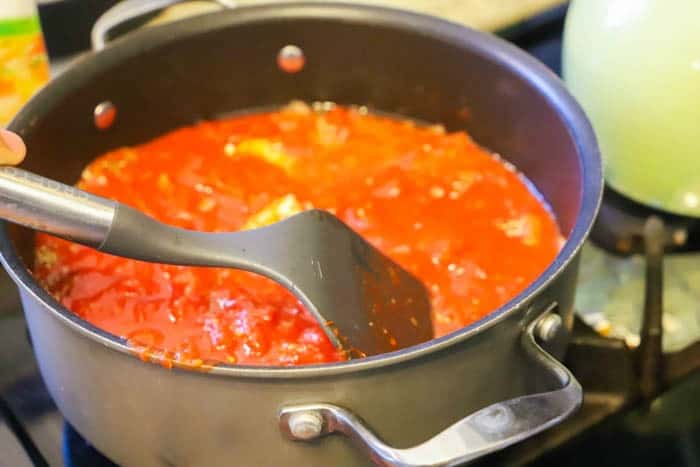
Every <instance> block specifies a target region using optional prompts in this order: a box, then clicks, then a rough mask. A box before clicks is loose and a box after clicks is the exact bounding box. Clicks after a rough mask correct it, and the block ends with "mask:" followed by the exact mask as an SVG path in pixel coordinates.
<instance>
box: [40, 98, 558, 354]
mask: <svg viewBox="0 0 700 467" xmlns="http://www.w3.org/2000/svg"><path fill="white" fill-rule="evenodd" d="M78 186H79V187H81V188H83V189H85V190H87V191H90V192H92V193H95V194H98V195H100V196H104V197H107V198H112V199H115V200H119V201H121V202H123V203H125V204H128V205H130V206H133V207H135V208H136V209H139V210H141V211H143V212H145V213H147V214H149V215H151V216H153V217H154V218H157V219H159V220H161V221H163V222H166V223H169V224H172V225H176V226H179V227H184V228H188V229H193V230H201V231H211V232H216V231H234V230H240V229H251V228H256V227H260V226H263V225H266V224H269V223H272V222H276V221H278V220H281V219H283V218H285V217H288V216H290V215H293V214H295V213H297V212H300V211H301V210H304V209H308V208H309V207H315V208H320V209H326V210H329V211H330V212H332V213H334V214H335V215H337V216H338V217H339V218H340V219H342V220H343V221H344V222H346V223H347V224H348V225H350V227H352V228H353V229H355V230H356V231H357V232H359V233H360V234H362V235H363V236H364V237H365V238H366V239H367V240H368V241H369V242H371V243H372V244H374V245H375V246H376V247H377V248H379V249H380V250H381V251H383V252H384V253H386V254H387V255H388V256H390V257H391V258H392V259H394V260H395V261H397V262H398V263H399V264H401V265H402V266H403V267H405V268H406V269H408V270H409V271H411V272H412V273H414V274H415V275H416V276H417V277H419V278H420V279H421V280H423V281H424V283H425V284H426V285H427V287H428V288H429V290H430V293H431V300H432V307H433V312H432V313H433V326H434V332H435V335H436V336H442V335H444V334H447V333H449V332H451V331H454V330H456V329H459V328H461V327H464V326H466V325H468V324H470V323H472V322H474V321H476V320H478V319H480V318H482V317H484V316H486V315H487V314H489V313H490V312H492V311H493V310H495V309H496V308H498V307H499V306H501V305H503V304H504V303H506V302H507V301H508V300H510V299H511V298H513V297H514V296H515V295H516V294H518V293H519V292H521V291H522V290H523V289H524V288H525V287H527V286H528V285H529V284H530V283H531V282H532V281H533V280H534V279H535V278H536V277H537V276H538V275H540V274H541V273H542V272H543V271H544V269H545V268H546V267H547V266H548V265H549V264H550V263H551V262H552V260H553V259H554V257H555V256H556V254H557V253H558V251H559V249H560V247H561V245H562V243H563V238H562V235H561V233H560V231H559V229H558V227H557V224H556V222H555V220H554V218H553V216H552V214H551V213H550V211H549V210H548V208H547V206H546V205H545V204H544V203H543V202H542V200H541V198H540V197H539V196H538V194H537V193H536V192H535V191H534V189H533V187H532V186H531V184H530V183H529V182H528V181H527V180H526V179H525V178H524V176H523V175H521V174H520V173H518V172H517V171H516V170H515V169H514V168H513V167H512V166H511V165H509V164H508V163H507V162H505V161H503V160H501V159H500V158H499V157H498V156H496V155H494V154H492V153H490V152H488V151H487V150H485V149H484V148H482V147H480V146H479V145H477V144H476V143H475V142H474V141H473V140H472V139H471V138H470V137H469V136H468V135H467V134H466V133H464V132H453V133H448V132H446V131H445V130H444V129H443V128H442V127H440V126H423V125H418V124H416V123H414V122H411V121H408V120H401V119H396V118H390V117H384V116H379V115H375V114H372V113H369V112H367V110H366V109H365V108H362V107H357V108H355V107H340V106H335V105H332V104H329V103H325V104H316V105H314V106H307V105H305V104H302V103H292V104H291V105H289V106H288V107H286V108H284V109H281V110H278V111H273V112H265V113H256V114H250V115H243V116H235V117H230V118H225V119H222V120H217V121H210V122H203V123H199V124H197V125H194V126H190V127H185V128H180V129H177V130H175V131H172V132H170V133H168V134H166V135H163V136H161V137H158V138H156V139H154V140H152V141H150V142H148V143H145V144H142V145H139V146H134V147H125V148H121V149H117V150H114V151H111V152H109V153H107V154H104V155H102V156H101V157H99V158H98V159H96V160H95V161H94V162H92V163H91V164H90V165H88V166H87V167H86V168H85V170H84V171H83V174H82V176H81V179H80V181H79V183H78ZM34 274H35V275H36V277H37V278H38V279H39V281H40V282H41V283H42V285H43V286H44V287H46V288H47V290H48V291H49V292H50V293H51V294H52V295H53V296H54V297H56V299H57V300H59V301H60V302H61V303H62V304H63V305H64V306H66V307H67V308H68V309H70V310H71V311H72V312H74V313H76V314H77V315H78V316H80V317H81V318H83V319H85V320H87V321H89V322H90V323H93V324H94V325H95V326H98V327H99V328H102V329H104V330H106V331H108V332H110V333H112V334H115V335H117V336H122V337H124V338H126V339H127V340H128V342H129V343H130V344H131V345H132V346H133V347H134V349H136V350H137V351H139V352H140V354H141V355H142V356H143V358H144V359H157V360H159V361H161V362H162V363H163V364H165V365H166V366H170V365H173V364H176V365H182V366H186V367H199V366H202V365H205V364H210V363H212V362H214V363H217V362H224V363H229V364H252V365H301V364H314V363H323V362H332V361H338V360H342V359H345V358H347V356H346V355H345V354H344V353H343V352H341V351H338V350H336V349H335V348H334V347H333V346H332V344H331V343H330V341H329V340H328V338H327V337H326V336H325V334H324V332H323V330H322V329H321V328H320V326H319V325H318V324H317V323H316V322H315V320H314V318H313V317H312V316H311V314H310V313H308V312H307V311H306V310H305V309H304V307H303V305H302V304H301V303H300V302H299V301H298V300H297V299H296V298H295V297H294V296H293V295H292V294H291V293H290V292H288V291H287V290H286V289H284V288H283V287H282V286H280V285H278V284H276V283H274V282H272V281H270V280H268V279H265V278H263V277H260V276H256V275H254V274H251V273H247V272H243V271H237V270H232V269H217V268H199V267H182V266H170V265H161V264H151V263H144V262H139V261H133V260H128V259H123V258H118V257H114V256H110V255H107V254H104V253H100V252H97V251H95V250H93V249H91V248H88V247H84V246H81V245H77V244H74V243H70V242H67V241H65V240H61V239H58V238H55V237H51V236H49V235H46V234H39V235H37V239H36V257H35V265H34ZM409 316H410V314H409V313H407V319H409Z"/></svg>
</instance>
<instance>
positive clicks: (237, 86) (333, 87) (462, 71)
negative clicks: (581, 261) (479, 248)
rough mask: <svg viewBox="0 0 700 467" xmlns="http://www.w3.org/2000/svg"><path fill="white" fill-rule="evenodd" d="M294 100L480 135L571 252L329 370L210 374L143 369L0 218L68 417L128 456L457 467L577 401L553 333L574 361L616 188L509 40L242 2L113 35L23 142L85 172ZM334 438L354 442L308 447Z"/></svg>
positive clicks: (39, 158) (33, 161) (36, 113)
mask: <svg viewBox="0 0 700 467" xmlns="http://www.w3.org/2000/svg"><path fill="white" fill-rule="evenodd" d="M285 44H296V45H298V46H300V47H301V48H302V49H303V50H304V52H305V54H306V58H307V64H306V67H305V68H304V69H303V70H302V71H301V72H299V73H297V74H287V73H283V72H281V71H280V70H279V69H278V68H277V66H276V55H277V52H278V50H280V48H281V47H282V46H284V45H285ZM291 99H304V100H308V101H312V100H332V101H336V102H339V103H347V104H350V103H352V104H365V105H369V106H370V107H372V108H376V109H380V110H383V111H388V112H393V113H398V114H403V115H406V116H410V117H415V118H418V119H421V120H425V121H431V122H442V123H444V124H446V125H447V126H448V127H449V128H453V129H454V128H465V129H466V130H468V131H469V132H470V133H471V134H472V135H473V136H474V137H475V139H476V140H477V141H479V142H480V143H482V144H483V145H485V146H487V147H489V148H491V149H493V150H495V151H497V152H498V153H500V154H503V155H504V157H506V158H507V159H508V160H510V161H512V162H513V163H514V164H515V165H516V166H517V167H518V168H520V169H521V170H522V171H523V172H524V173H525V174H526V175H527V176H528V177H529V178H530V179H531V180H533V181H534V183H535V184H536V185H537V187H538V188H539V189H540V191H541V192H542V193H543V194H544V196H545V197H546V199H547V200H548V202H549V203H550V204H551V206H552V208H553V210H554V212H555V213H556V216H557V219H558V220H559V222H560V225H561V228H562V230H563V232H564V233H565V234H566V235H567V236H568V240H567V242H566V244H565V245H564V247H563V248H562V250H561V253H560V254H559V255H558V256H557V258H556V260H555V261H554V262H553V263H552V265H551V266H550V267H549V268H548V269H547V270H546V271H545V272H544V273H543V274H542V275H541V276H540V277H539V278H538V279H537V280H536V281H535V282H534V283H533V284H532V285H530V286H529V287H528V288H527V289H526V290H525V291H524V292H523V293H521V294H520V295H518V296H517V297H516V298H515V299H513V300H512V301H510V302H509V303H508V304H506V305H504V306H503V307H501V308H500V309H498V310H495V311H494V312H493V313H492V314H491V315H489V316H488V317H486V318H484V319H483V320H481V321H479V322H477V323H475V324H473V325H471V326H469V327H467V328H465V329H462V330H460V331H457V332H454V333H452V334H450V335H448V336H445V337H442V338H440V339H436V340H433V341H431V342H429V343H426V344H424V345H420V346H416V347H412V348H407V349H404V350H401V351H398V352H394V353H390V354H385V355H381V356H378V357H373V358H368V359H364V360H355V361H351V362H345V363H339V364H329V365H321V366H315V367H299V368H258V367H240V366H226V365H222V366H221V367H217V368H215V369H213V370H212V371H211V372H209V373H197V372H190V371H185V370H167V369H164V368H161V367H159V366H157V365H153V364H148V363H144V362H142V361H140V360H139V359H138V358H137V357H136V356H134V355H133V354H132V353H130V351H129V349H128V347H127V346H126V344H125V341H124V340H123V339H120V338H118V337H115V336H113V335H110V334H108V333H106V332H103V331H101V330H99V329H96V328H95V327H93V326H91V325H90V324H89V323H86V322H84V321H82V320H81V319H79V318H77V317H76V316H75V315H73V314H72V313H71V312H70V311H68V310H67V309H65V308H64V307H62V306H61V305H60V304H59V303H58V302H56V301H55V300H54V299H53V298H52V297H51V296H50V295H49V294H48V293H47V292H46V291H44V290H43V289H42V288H41V287H40V286H39V285H38V284H37V283H36V282H35V281H34V280H33V278H32V276H31V274H30V272H29V271H28V269H27V265H30V264H31V263H32V241H33V239H32V235H31V232H29V231H26V230H21V229H18V228H17V229H15V228H14V227H12V228H11V227H10V226H8V225H5V224H0V243H1V250H0V251H1V253H2V260H3V263H4V265H5V267H6V268H7V270H8V271H9V272H10V274H11V276H12V277H13V279H14V280H15V282H16V283H17V284H18V285H19V289H20V294H21V297H22V302H23V305H24V310H25V313H26V316H27V321H28V323H29V328H30V332H31V336H32V340H33V342H34V349H35V351H36V355H37V358H38V360H39V364H40V368H41V372H42V375H43V377H44V379H45V381H46V383H47V386H48V387H49V390H50V392H51V394H52V396H53V398H54V399H55V401H56V403H57V404H58V406H59V408H60V409H61V411H62V412H63V414H64V415H65V416H66V418H67V419H68V420H69V421H70V422H71V424H72V425H73V426H75V427H76V428H77V429H78V431H79V432H80V433H81V434H82V435H84V436H85V438H87V439H88V440H90V441H91V442H92V443H94V445H95V446H96V447H97V449H99V450H100V451H102V452H103V453H105V454H106V455H107V456H109V457H110V458H112V459H113V460H114V461H115V462H118V463H119V464H122V465H125V466H150V465H156V466H158V465H178V466H184V465H187V466H206V467H213V466H230V465H243V466H281V465H295V466H327V465H340V466H351V465H364V464H367V463H368V462H369V459H370V458H371V459H373V460H374V461H375V462H378V463H383V464H387V465H452V464H455V463H459V462H464V461H467V460H470V459H473V458H476V457H479V456H481V455H484V454H486V453H488V452H491V451H493V450H495V449H500V448H502V447H504V446H506V445H508V444H511V443H513V442H516V441H518V440H520V439H523V438H524V437H527V436H530V435H532V434H534V433H536V432H538V431H541V430H542V429H544V428H546V427H548V426H551V425H552V424H554V423H556V422H558V421H560V420H561V419H563V418H564V417H566V416H567V415H569V414H570V413H571V412H572V411H573V410H575V409H576V407H577V406H578V404H579V403H580V401H581V389H580V387H579V385H578V383H576V381H575V380H574V379H573V377H572V376H571V375H570V374H569V373H568V372H567V371H566V369H565V368H563V367H562V366H561V365H560V364H559V363H557V361H556V360H555V359H553V358H552V357H550V356H549V355H548V353H546V352H545V350H543V349H542V348H541V347H540V346H539V344H538V342H539V343H540V344H541V345H542V346H543V347H544V348H545V349H546V350H547V351H549V352H550V353H554V354H555V355H558V356H560V355H561V353H562V351H563V348H564V345H565V343H566V337H567V333H568V330H570V328H571V325H572V320H573V318H572V316H573V315H572V304H573V296H574V288H575V281H576V273H577V267H578V265H577V257H578V252H579V250H580V248H581V245H582V243H583V241H584V239H585V238H586V235H587V234H588V231H589V228H590V226H591V224H592V221H593V218H594V216H595V214H596V210H597V208H598V203H599V198H600V194H601V166H600V160H599V155H598V151H597V147H596V142H595V138H594V135H593V133H592V131H591V128H590V126H589V124H588V122H587V120H586V118H585V117H584V115H583V113H582V112H581V110H580V109H579V106H578V105H577V104H576V103H575V102H574V101H573V99H572V98H571V97H570V96H569V94H568V93H567V92H566V91H565V90H564V88H563V87H562V84H561V82H560V81H559V80H558V79H557V78H556V77H555V76H554V75H552V74H551V73H549V72H548V71H547V70H546V69H545V68H544V67H543V66H542V65H541V64H539V63H538V62H536V61H535V60H534V59H532V58H529V57H528V56H527V55H525V54H524V53H522V52H520V51H519V50H517V49H516V48H514V47H512V46H510V45H508V44H506V43H505V42H503V41H501V40H499V39H497V38H495V37H492V36H489V35H485V34H481V33H478V32H474V31H471V30H468V29H465V28H463V27H460V26H457V25H454V24H450V23H447V22H443V21H441V20H437V19H434V18H430V17H425V16H418V15H413V14H409V13H405V12H400V11H395V10H387V9H380V8H373V7H360V6H349V5H338V4H336V5H330V4H318V3H313V4H284V5H278V6H262V7H255V8H241V9H237V10H233V11H229V12H222V13H215V14H210V15H206V16H200V17H196V18H192V19H188V20H184V21H181V22H177V23H173V24H170V25H166V26H161V27H158V28H154V29H150V30H142V31H139V32H136V33H133V34H130V35H129V37H127V38H124V39H121V40H118V41H116V42H115V43H114V44H113V45H111V46H109V47H107V48H106V49H105V50H104V51H102V52H99V53H97V54H94V55H90V56H88V57H86V58H84V59H83V60H81V61H80V63H78V64H77V65H76V66H74V67H73V68H71V69H70V70H68V71H67V72H66V73H65V74H63V75H61V76H60V77H59V78H58V79H56V80H55V81H53V82H52V83H50V84H49V85H48V86H47V87H46V88H45V89H44V90H43V91H42V92H41V93H39V95H38V96H36V98H35V99H33V100H32V101H31V103H30V104H29V105H28V106H27V107H26V108H25V109H24V110H23V111H22V112H21V114H20V115H19V116H18V117H17V118H16V120H15V121H14V122H13V123H12V129H14V130H16V131H18V132H19V133H21V134H22V135H23V137H24V138H25V140H26V142H27V145H28V148H29V158H28V160H27V162H26V167H27V168H28V169H29V170H32V171H35V172H37V173H40V174H42V175H45V176H48V177H51V178H55V179H58V180H61V181H64V182H68V183H73V182H75V181H76V180H77V178H78V176H79V174H80V171H81V169H82V167H83V166H85V165H86V163H87V162H88V161H90V160H91V159H92V158H94V157H95V156H97V155H98V154H100V153H102V152H104V151H107V150H109V149H111V148H114V147H117V146H119V145H124V144H137V143H140V142H143V141H146V140H148V139H150V138H153V137H154V136H157V135H159V134H161V133H163V132H166V131H168V130H170V129H172V128H174V127H176V126H179V125H185V124H189V123H192V122H195V121H197V120H200V119H205V118H215V117H216V116H217V115H220V114H223V113H227V112H231V111H233V110H239V109H246V108H252V107H260V106H276V105H282V104H285V103H287V102H288V101H290V100H291ZM105 100H109V101H111V102H112V103H114V105H115V106H116V108H117V109H118V113H117V119H116V122H115V123H114V125H113V126H112V127H111V128H109V129H108V130H106V131H101V130H98V129H96V128H95V125H94V121H93V110H94V109H95V107H96V105H98V104H99V103H100V102H103V101H105ZM465 109H466V110H467V112H465ZM455 222H459V219H455ZM524 394H529V395H526V396H524V397H519V396H523V395H524ZM512 398H515V399H512ZM503 401H505V402H503ZM490 404H495V405H491V406H490V407H487V406H489V405H490ZM484 407H486V408H485V409H484ZM480 409H481V410H480ZM476 410H479V411H478V412H476V413H474V414H472V415H471V416H469V417H467V418H464V417H465V415H466V414H469V413H471V412H474V411H476ZM353 414H354V415H356V416H357V417H355V416H353ZM359 417H361V419H360V418H359ZM453 424H454V425H453ZM451 425H452V426H451ZM370 430H371V431H370ZM441 430H446V431H444V432H443V433H441V434H439V435H437V436H436V433H438V432H440V431H441ZM333 431H337V432H341V433H344V434H346V435H348V437H349V438H346V437H343V436H330V437H327V438H324V439H320V440H317V441H312V439H313V438H316V437H318V436H320V435H322V434H325V433H329V432H333ZM373 433H375V434H376V436H375V435H374V434H373ZM290 437H291V438H294V439H295V441H293V440H290V439H289V438H290ZM431 437H432V438H431ZM379 438H381V439H382V440H384V442H385V443H387V444H384V443H383V442H382V441H380V440H379ZM426 440H429V441H427V442H426V443H424V444H421V445H420V446H417V447H415V448H410V449H392V448H390V447H389V445H392V446H398V447H400V448H407V447H408V446H413V445H416V444H418V443H423V442H424V441H426ZM357 446H360V447H361V448H363V449H357ZM363 451H364V452H363Z"/></svg>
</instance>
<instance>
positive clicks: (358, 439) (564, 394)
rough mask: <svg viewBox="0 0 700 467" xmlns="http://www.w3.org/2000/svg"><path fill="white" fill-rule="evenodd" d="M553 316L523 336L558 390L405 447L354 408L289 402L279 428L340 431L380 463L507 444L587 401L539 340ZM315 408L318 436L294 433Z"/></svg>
mask: <svg viewBox="0 0 700 467" xmlns="http://www.w3.org/2000/svg"><path fill="white" fill-rule="evenodd" d="M551 316H558V315H556V314H554V313H551V312H546V313H545V314H544V315H543V316H541V317H539V318H537V319H536V320H534V321H533V322H532V323H530V324H529V325H528V326H527V328H526V331H525V332H524V333H523V336H522V346H523V349H524V351H525V353H526V355H527V356H528V357H529V358H530V359H532V360H533V361H534V363H535V364H537V365H538V366H540V367H542V369H544V370H545V371H547V372H548V373H550V374H551V375H552V376H553V377H554V378H555V379H556V380H557V381H559V384H560V388H559V389H556V390H553V391H547V392H541V393H537V394H530V395H526V396H521V397H516V398H514V399H510V400H507V401H504V402H499V403H496V404H492V405H490V406H488V407H486V408H483V409H481V410H479V411H477V412H475V413H473V414H471V415H469V416H467V417H466V418H463V419H462V420H460V421H458V422H457V423H455V424H454V425H452V426H450V427H448V428H447V429H445V430H444V431H442V432H441V433H439V434H437V435H436V436H434V437H433V438H431V439H429V440H427V441H425V442H424V443H421V444H419V445H417V446H414V447H411V448H406V449H396V448H393V447H391V446H389V445H387V444H386V443H384V442H383V441H381V440H380V439H379V438H378V437H377V436H376V435H375V434H374V433H373V432H372V431H371V430H370V428H369V427H368V426H367V425H366V424H365V423H364V422H363V421H362V420H361V419H360V418H358V417H357V416H355V415H354V414H353V413H352V412H351V411H349V410H347V409H344V408H342V407H338V406H336V405H331V404H305V405H296V406H288V407H285V408H284V409H282V410H281V411H280V413H279V422H280V429H281V430H282V432H283V433H285V434H286V435H287V436H288V437H289V438H291V439H292V440H295V441H310V440H313V439H317V438H320V437H322V436H324V435H327V434H331V433H336V432H337V433H341V434H344V435H345V436H348V437H349V438H350V439H351V440H352V441H353V442H354V443H355V444H356V445H358V446H359V447H360V448H362V449H363V450H364V451H365V452H367V453H368V454H369V456H370V457H371V458H372V459H373V460H375V462H377V463H378V464H380V465H386V466H397V467H398V466H401V467H411V466H452V465H458V464H461V463H464V462H469V461H472V460H474V459H477V458H479V457H482V456H485V455H487V454H489V453H492V452H495V451H498V450H500V449H503V448H505V447H507V446H510V445H512V444H514V443H517V442H519V441H522V440H524V439H526V438H529V437H530V436H533V435H535V434H537V433H539V432H541V431H543V430H545V429H547V428H549V427H551V426H553V425H556V424H557V423H559V422H561V421H562V420H563V419H565V418H567V417H568V416H569V415H571V414H572V413H573V412H574V411H575V410H577V409H578V408H579V406H580V405H581V401H582V400H583V392H582V389H581V385H580V384H579V383H578V381H576V379H575V378H574V376H573V375H572V374H571V372H570V371H569V370H568V369H567V368H566V367H565V366H564V365H562V364H561V363H560V362H559V361H557V360H556V359H555V358H554V357H552V356H551V355H549V354H548V353H547V352H545V351H544V350H543V349H542V347H540V346H539V344H538V343H537V339H538V338H539V337H540V336H539V335H538V334H541V333H542V326H543V323H546V322H547V320H549V323H550V324H549V325H547V326H546V327H547V328H550V326H553V324H554V320H556V318H554V319H553V318H550V317H551ZM560 320H561V318H559V321H560ZM559 325H561V323H560V324H559ZM553 327H556V326H553ZM550 329H551V328H550ZM555 331H556V329H555ZM545 334H548V333H545ZM312 413H313V414H316V416H318V417H319V418H320V419H321V420H322V421H323V422H322V424H321V429H320V430H319V431H318V435H316V436H312V437H306V438H301V437H299V436H297V435H296V434H295V433H297V434H298V430H297V429H293V427H292V422H293V421H294V420H298V418H297V417H298V416H299V414H304V417H308V416H309V415H310V414H312ZM297 423H298V422H297ZM316 426H317V425H316ZM304 434H305V435H308V434H309V432H308V431H305V432H304Z"/></svg>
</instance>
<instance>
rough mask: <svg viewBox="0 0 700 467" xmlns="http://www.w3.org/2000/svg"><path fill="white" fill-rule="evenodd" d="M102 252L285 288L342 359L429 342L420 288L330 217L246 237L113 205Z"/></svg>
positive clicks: (307, 214) (302, 217) (288, 222)
mask: <svg viewBox="0 0 700 467" xmlns="http://www.w3.org/2000/svg"><path fill="white" fill-rule="evenodd" d="M100 249H101V250H102V251H105V252H108V253H111V254H117V255H120V256H126V257H129V258H134V259H140V260H144V261H154V262H159V263H172V264H183V265H195V266H217V267H233V268H238V269H244V270H247V271H252V272H255V273H258V274H261V275H264V276H266V277H269V278H271V279H273V280H275V281H277V282H279V283H280V284H282V285H284V286H285V287H287V288H288V289H289V290H290V291H291V292H292V293H294V294H295V295H296V296H297V297H298V298H299V299H300V300H301V301H302V302H303V303H304V305H306V307H307V309H308V310H309V311H310V312H311V313H312V314H313V315H314V317H316V319H317V320H318V321H319V323H320V324H321V325H322V326H323V328H324V330H325V331H326V334H327V335H328V336H329V337H330V338H331V340H332V341H333V342H334V343H335V344H336V345H337V346H338V347H342V348H344V349H347V350H352V352H349V355H350V356H351V357H352V356H355V355H362V354H364V355H376V354H380V353H385V352H389V351H393V350H397V349H400V348H403V347H408V346H411V345H414V344H418V343H421V342H425V341H427V340H429V339H431V338H432V337H433V327H432V322H431V320H430V300H429V296H428V291H427V290H426V288H425V286H424V285H423V284H422V283H421V282H420V281H419V280H418V279H416V278H415V277H414V276H413V275H412V274H410V273H409V272H407V271H406V270H404V269H403V268H402V267H400V266H399V265H398V264H396V263H394V262H393V261H391V260H390V259H389V258H387V257H386V256H385V255H384V254H382V253H381V252H380V251H379V250H377V249H376V248H374V247H373V246H372V245H370V244H369V243H368V242H367V241H365V240H364V239H363V238H362V237H361V236H360V235H358V234H357V233H355V232H354V231H353V230H352V229H351V228H350V227H348V226H347V225H345V224H344V223H343V222H342V221H340V220H339V219H338V218H337V217H335V216H334V215H332V214H331V213H329V212H326V211H322V210H310V211H304V212H302V213H300V214H296V215H294V216H291V217H289V218H287V219H285V220H283V221H280V222H277V223H274V224H270V225H268V226H265V227H261V228H258V229H253V230H245V231H240V232H231V233H206V232H195V231H190V230H184V229H179V228H176V227H172V226H168V225H165V224H162V223H160V222H157V221H155V220H154V219H151V218H149V217H147V216H145V215H144V214H142V213H140V212H138V211H136V210H134V209H132V208H129V207H126V206H123V205H120V206H119V208H118V209H117V210H116V214H115V216H114V220H113V222H112V225H111V227H110V229H109V233H108V236H107V238H106V239H105V240H104V242H102V244H101V245H100Z"/></svg>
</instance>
